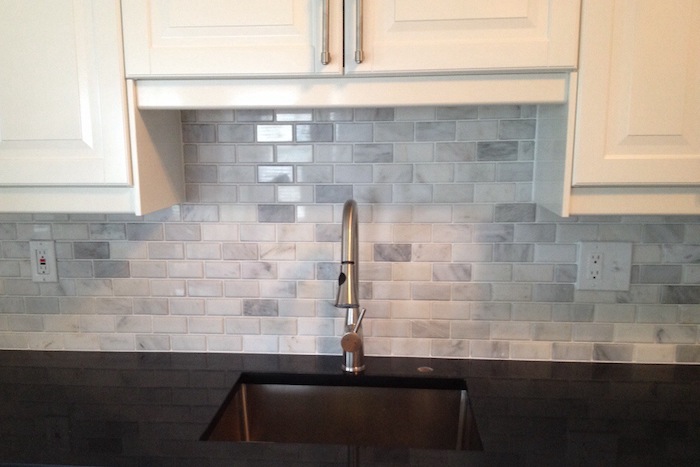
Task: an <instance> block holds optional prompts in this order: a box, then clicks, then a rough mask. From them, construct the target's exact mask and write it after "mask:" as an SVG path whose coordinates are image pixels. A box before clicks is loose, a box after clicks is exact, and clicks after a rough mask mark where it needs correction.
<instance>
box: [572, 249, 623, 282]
mask: <svg viewBox="0 0 700 467" xmlns="http://www.w3.org/2000/svg"><path fill="white" fill-rule="evenodd" d="M578 247H579V248H578V250H579V256H578V281H577V283H576V288H577V289H578V290H618V291H624V290H629V288H630V275H631V273H632V244H631V243H627V242H581V243H579V245H578Z"/></svg>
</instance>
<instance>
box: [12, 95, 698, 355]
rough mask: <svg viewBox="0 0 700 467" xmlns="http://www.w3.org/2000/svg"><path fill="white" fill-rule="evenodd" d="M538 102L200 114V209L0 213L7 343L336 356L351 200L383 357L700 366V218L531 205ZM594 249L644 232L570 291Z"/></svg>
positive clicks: (196, 129) (370, 324) (195, 192)
mask: <svg viewBox="0 0 700 467" xmlns="http://www.w3.org/2000/svg"><path fill="white" fill-rule="evenodd" d="M536 110H537V109H536V107H534V106H497V107H488V106H484V107H458V108H395V109H393V108H382V109H338V110H297V111H288V110H279V111H274V110H257V111H256V110H241V111H235V112H234V111H203V110H202V111H185V112H183V113H182V118H183V134H184V140H185V141H184V150H185V162H186V165H185V174H186V181H187V202H186V203H185V204H183V205H181V206H175V207H173V208H171V209H167V210H164V211H161V212H158V213H155V214H151V215H148V216H145V217H143V218H138V217H134V216H114V215H100V214H96V215H75V214H65V215H38V214H25V215H2V214H0V348H3V349H56V350H61V349H70V350H104V351H126V350H146V351H184V352H264V353H267V352H270V353H303V354H339V353H340V344H339V335H340V334H341V327H342V318H341V316H342V312H341V311H340V310H337V309H335V308H334V307H333V306H332V302H333V299H334V294H335V289H336V280H337V275H338V271H339V265H338V260H339V257H340V245H339V235H340V226H339V222H340V214H341V210H342V204H343V202H344V201H345V200H346V199H349V198H354V199H356V200H357V202H358V204H359V213H360V255H361V263H362V264H361V268H360V278H361V295H362V297H363V303H362V304H363V306H365V307H366V308H367V317H366V319H365V324H364V332H365V336H366V352H367V353H368V354H372V355H411V356H436V357H450V358H466V357H471V358H496V359H525V360H573V361H621V362H683V363H700V343H699V340H698V339H699V331H698V328H699V325H700V305H698V303H700V219H698V218H695V217H694V218H670V217H668V218H665V217H625V216H623V217H619V216H618V217H596V218H584V217H581V218H571V219H561V218H558V217H556V216H554V215H553V214H551V213H549V212H547V211H545V210H542V209H538V208H537V207H536V206H535V205H534V204H533V203H532V174H533V153H534V146H535V141H534V138H535V130H536V125H537V118H536ZM30 239H53V240H55V241H56V249H57V254H58V258H59V276H60V281H59V282H58V283H53V284H37V283H33V282H32V281H31V278H30V268H29V247H28V241H29V240H30ZM581 241H619V242H630V243H632V245H633V258H632V263H633V264H632V285H631V288H630V290H629V291H626V292H590V291H579V290H576V288H575V285H574V284H575V282H576V275H577V266H576V262H577V248H578V246H577V244H578V242H581Z"/></svg>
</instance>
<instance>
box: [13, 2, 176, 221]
mask: <svg viewBox="0 0 700 467" xmlns="http://www.w3.org/2000/svg"><path fill="white" fill-rule="evenodd" d="M0 11H1V12H2V14H0V44H2V46H0V64H2V65H1V66H0V212H58V211H61V212H133V213H139V214H140V213H143V212H146V211H148V210H154V209H159V208H163V207H167V206H170V205H172V204H175V203H176V202H178V200H179V199H181V194H180V192H181V189H180V188H179V185H181V184H182V183H181V182H179V181H178V178H179V175H178V172H179V171H181V170H182V168H181V162H179V163H178V164H177V166H176V167H177V168H173V166H172V161H173V160H175V161H176V160H177V159H178V158H179V156H180V154H181V148H179V147H178V145H175V144H173V142H172V141H166V140H165V138H164V136H163V135H165V134H167V135H168V139H171V138H172V134H173V133H172V132H173V131H174V132H175V134H179V131H180V129H179V126H180V125H179V117H178V116H177V115H176V114H174V113H172V112H171V113H168V114H167V115H166V114H165V113H163V112H158V115H157V116H156V112H150V113H146V112H141V111H140V110H138V108H137V106H136V103H135V101H134V99H135V92H134V91H133V83H131V88H130V89H127V82H126V81H125V78H124V70H123V60H122V43H121V17H120V4H119V2H118V1H105V0H62V1H60V2H59V1H57V0H50V1H49V0H44V1H32V2H27V1H24V0H0ZM127 91H129V92H128V94H129V95H128V96H127ZM127 102H129V103H130V104H127ZM165 127H167V129H166V128H165ZM157 184H160V185H161V186H162V190H161V187H160V186H159V187H156V185H157Z"/></svg>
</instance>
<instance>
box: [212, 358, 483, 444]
mask: <svg viewBox="0 0 700 467" xmlns="http://www.w3.org/2000/svg"><path fill="white" fill-rule="evenodd" d="M275 385H281V386H306V387H311V388H313V389H314V390H320V391H323V388H324V387H326V388H330V387H339V388H362V387H366V388H378V389H416V390H446V391H447V392H450V393H452V392H458V393H459V394H461V396H459V397H460V398H461V400H462V402H460V407H461V408H460V409H459V411H458V413H455V414H454V417H455V418H459V426H460V427H461V428H459V432H460V433H461V432H462V430H464V435H466V436H468V438H469V439H464V441H462V442H464V443H467V444H458V445H457V447H456V449H458V450H463V449H483V448H482V446H481V440H480V436H479V435H478V428H477V426H476V423H475V421H474V420H473V413H472V411H471V403H470V401H469V397H468V392H467V384H466V380H465V379H463V378H458V377H445V376H432V375H430V374H427V375H419V376H415V375H405V376H400V375H392V376H389V375H378V374H370V375H367V374H348V373H289V372H257V371H244V372H241V373H240V375H239V377H238V379H237V380H236V382H235V383H234V385H233V387H232V389H231V391H230V392H229V393H228V394H227V396H226V398H225V400H224V401H223V402H222V404H221V405H220V406H219V409H218V410H217V412H216V414H215V416H214V417H213V419H212V420H211V422H210V423H209V425H208V426H207V428H206V430H205V431H204V433H203V434H202V436H201V437H200V440H202V441H226V442H238V443H256V442H257V443H270V442H271V443H292V444H297V443H304V444H306V443H312V444H325V445H328V444H338V443H336V442H330V443H329V442H326V441H306V440H304V441H297V440H294V441H286V440H285V441H279V440H274V439H272V440H269V439H240V438H236V439H225V438H224V439H222V438H218V436H220V434H221V432H220V431H219V432H218V433H216V432H217V428H218V425H219V424H220V422H221V421H222V418H225V417H227V413H229V414H228V417H229V419H230V416H231V415H230V411H231V410H232V407H234V406H236V404H240V403H241V402H240V397H241V394H245V392H246V391H248V390H250V388H253V387H255V386H260V387H264V386H275ZM331 391H334V390H331ZM243 397H245V396H243ZM432 397H434V396H432ZM448 397H453V396H448ZM235 399H238V401H236V400H235ZM244 404H247V403H245V402H244ZM245 407H246V408H243V409H241V408H240V407H239V409H238V410H243V412H244V413H245V412H246V411H247V410H249V409H248V408H247V405H246V406H245ZM237 413H238V414H239V415H238V417H241V412H237ZM245 416H247V415H245ZM445 420H449V419H445ZM246 424H247V421H246ZM246 426H247V425H246ZM246 430H247V428H246ZM472 432H473V433H474V434H475V435H476V436H475V438H473V437H472ZM215 433H216V434H215ZM213 434H215V435H214V436H213V437H212V435H213ZM464 435H459V437H460V438H459V439H462V436H464ZM460 445H461V446H462V447H459V446H460ZM470 446H474V447H470ZM403 447H408V448H412V446H403ZM428 449H450V448H445V447H442V448H435V447H430V448H428Z"/></svg>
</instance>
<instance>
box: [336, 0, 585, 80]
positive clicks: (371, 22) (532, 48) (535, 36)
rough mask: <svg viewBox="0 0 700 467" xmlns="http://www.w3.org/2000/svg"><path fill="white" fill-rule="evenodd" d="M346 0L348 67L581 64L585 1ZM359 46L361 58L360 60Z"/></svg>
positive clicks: (439, 69) (428, 69)
mask: <svg viewBox="0 0 700 467" xmlns="http://www.w3.org/2000/svg"><path fill="white" fill-rule="evenodd" d="M345 3H346V11H345V25H346V26H345V31H346V40H345V57H346V60H347V62H346V73H348V74H356V73H390V74H394V73H398V74H400V73H445V72H476V71H478V72H484V71H489V70H511V71H512V70H548V69H574V68H576V65H577V55H578V27H579V13H580V0H501V1H497V2H484V1H482V0H431V1H424V0H393V1H390V0H382V1H373V0H364V1H363V2H357V1H346V2H345ZM360 4H361V5H362V7H361V8H362V14H361V15H360V18H359V19H358V5H360ZM359 21H361V22H362V25H361V26H362V27H361V30H362V33H361V34H358V27H357V25H358V22H359ZM358 37H361V40H360V44H358ZM358 46H361V50H362V55H363V60H362V62H361V63H356V61H355V60H354V58H355V55H356V51H357V50H358Z"/></svg>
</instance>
